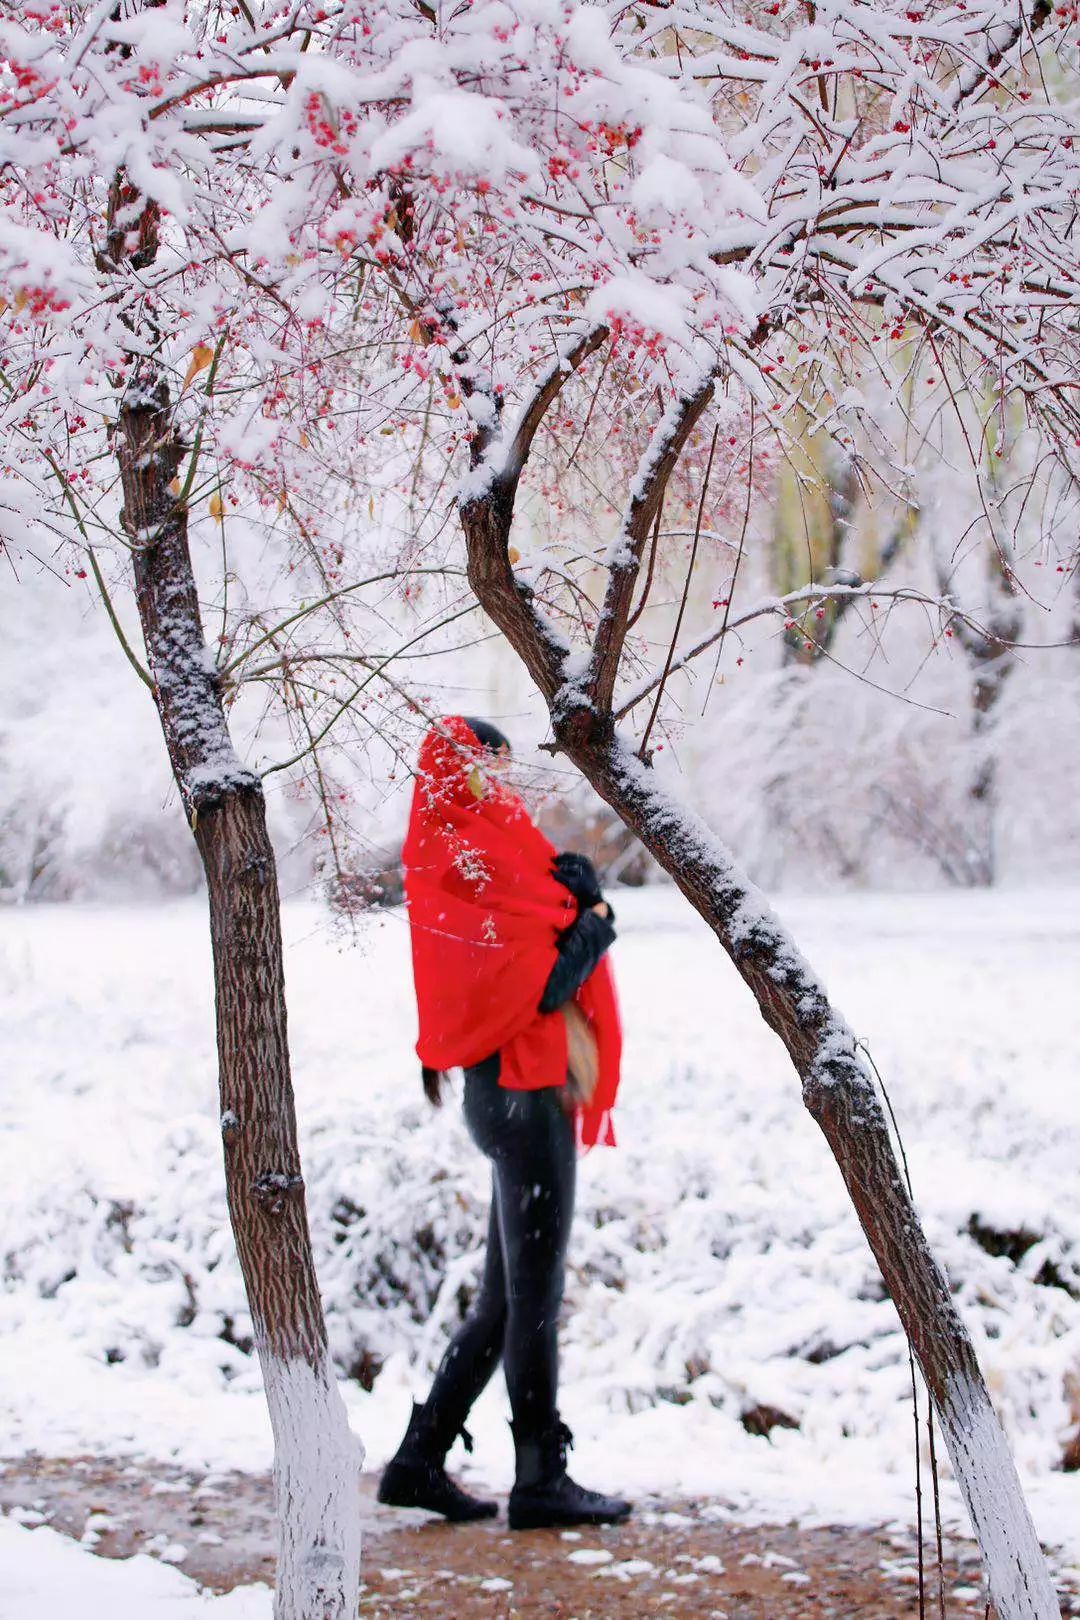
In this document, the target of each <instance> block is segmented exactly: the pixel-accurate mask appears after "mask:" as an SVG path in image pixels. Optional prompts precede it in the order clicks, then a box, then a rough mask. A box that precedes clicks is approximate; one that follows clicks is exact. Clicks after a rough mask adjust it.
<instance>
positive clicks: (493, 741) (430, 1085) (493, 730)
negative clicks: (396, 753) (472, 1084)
mask: <svg viewBox="0 0 1080 1620" xmlns="http://www.w3.org/2000/svg"><path fill="white" fill-rule="evenodd" d="M461 718H462V719H463V720H464V722H465V724H466V725H467V726H468V728H469V730H470V731H471V732H472V734H473V736H474V737H475V738H476V740H477V742H478V743H479V744H480V746H481V747H482V748H490V749H491V751H492V753H496V752H497V751H498V750H499V749H500V748H506V749H509V748H510V739H509V737H506V736H504V734H503V733H502V732H501V731H500V730H499V728H498V726H493V725H492V723H491V721H490V720H481V719H479V717H478V716H476V715H471V714H463V715H462V717H461ZM420 1073H421V1075H422V1076H423V1080H424V1096H425V1097H426V1098H427V1100H428V1102H429V1103H430V1104H431V1106H432V1107H433V1108H441V1107H442V1100H443V1099H442V1094H443V1086H444V1085H445V1084H446V1075H445V1074H444V1073H443V1071H442V1070H441V1069H429V1068H428V1066H427V1064H426V1063H425V1064H423V1065H422V1066H421V1069H420Z"/></svg>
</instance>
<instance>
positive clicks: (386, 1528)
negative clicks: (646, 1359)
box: [0, 1459, 1080, 1620]
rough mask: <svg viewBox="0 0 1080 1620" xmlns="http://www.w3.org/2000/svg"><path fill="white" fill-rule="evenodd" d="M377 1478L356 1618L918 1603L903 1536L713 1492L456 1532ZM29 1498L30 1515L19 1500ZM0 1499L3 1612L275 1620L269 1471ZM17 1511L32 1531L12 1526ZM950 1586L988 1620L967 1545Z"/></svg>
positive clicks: (51, 1483) (369, 1496)
mask: <svg viewBox="0 0 1080 1620" xmlns="http://www.w3.org/2000/svg"><path fill="white" fill-rule="evenodd" d="M374 1486H375V1481H374V1479H373V1477H372V1476H370V1475H369V1476H366V1477H365V1480H364V1488H363V1491H362V1495H361V1504H362V1505H361V1512H362V1515H363V1523H364V1591H363V1596H362V1599H361V1613H362V1614H364V1615H370V1616H372V1617H379V1616H387V1617H389V1616H395V1617H398V1620H404V1617H406V1616H407V1617H409V1620H420V1617H425V1620H446V1616H447V1615H453V1616H454V1617H455V1620H526V1617H529V1620H541V1617H543V1620H550V1617H551V1616H552V1615H556V1616H558V1615H562V1616H564V1617H570V1616H579V1617H582V1620H584V1617H586V1616H588V1615H595V1616H602V1617H603V1620H645V1617H646V1616H649V1615H664V1616H666V1617H667V1620H707V1617H709V1616H725V1617H726V1620H826V1617H836V1620H839V1617H843V1620H850V1616H852V1615H856V1614H857V1615H858V1616H859V1620H907V1617H909V1616H910V1617H912V1620H913V1617H914V1616H915V1615H917V1613H918V1599H917V1592H918V1586H917V1581H918V1576H917V1569H916V1564H915V1561H914V1558H913V1556H912V1548H911V1544H910V1538H909V1537H907V1536H905V1535H904V1534H903V1533H897V1532H894V1533H893V1534H891V1535H890V1534H888V1533H886V1532H884V1531H878V1532H873V1531H860V1530H852V1529H847V1528H843V1527H833V1528H831V1529H819V1530H802V1529H799V1528H798V1527H796V1526H794V1525H762V1526H756V1527H754V1528H752V1529H750V1528H746V1527H741V1526H739V1525H737V1524H733V1523H731V1522H730V1521H729V1519H728V1518H727V1516H726V1515H725V1514H724V1513H722V1512H721V1511H720V1510H718V1509H717V1507H716V1505H715V1504H714V1503H709V1502H701V1501H684V1500H681V1499H677V1500H675V1501H664V1502H661V1503H649V1502H644V1503H641V1504H639V1508H638V1512H637V1515H636V1517H635V1519H634V1521H633V1522H631V1523H630V1524H628V1525H624V1526H619V1527H618V1528H617V1529H611V1528H607V1529H601V1530H591V1531H581V1532H563V1533H562V1534H557V1533H555V1532H541V1533H539V1534H536V1533H533V1534H529V1535H516V1536H515V1535H510V1534H509V1533H508V1531H507V1529H506V1525H505V1523H504V1522H501V1521H495V1522H491V1521H489V1522H487V1523H484V1524H479V1525H470V1526H448V1525H445V1524H443V1523H441V1522H440V1521H437V1520H433V1519H430V1518H429V1517H428V1516H427V1515H425V1514H422V1513H406V1514H403V1513H396V1512H393V1511H391V1510H388V1509H385V1508H380V1507H379V1506H378V1505H377V1503H376V1502H375V1500H374ZM31 1500H32V1501H35V1502H37V1503H38V1504H39V1506H38V1508H37V1509H36V1510H35V1509H32V1508H31V1509H28V1508H27V1507H26V1505H25V1504H26V1503H27V1502H28V1501H31ZM0 1509H4V1510H7V1511H8V1512H9V1513H11V1515H12V1517H11V1519H9V1520H8V1521H7V1522H6V1523H5V1522H3V1521H0V1561H4V1560H5V1559H6V1560H7V1562H4V1568H5V1570H7V1569H8V1568H9V1567H11V1568H13V1569H14V1571H15V1574H16V1587H15V1591H14V1592H12V1591H9V1592H8V1594H7V1596H6V1597H5V1596H4V1595H3V1594H0V1620H38V1617H39V1615H40V1614H42V1613H43V1612H45V1610H46V1607H48V1610H49V1612H51V1613H58V1614H61V1613H66V1612H67V1607H66V1604H65V1602H64V1601H63V1600H64V1598H65V1597H66V1596H67V1595H68V1593H70V1592H72V1590H73V1589H74V1588H76V1587H77V1588H78V1591H79V1594H80V1596H79V1600H78V1601H79V1613H80V1616H81V1620H99V1615H100V1620H146V1617H147V1616H148V1615H149V1616H151V1617H154V1620H156V1617H157V1616H158V1615H159V1614H160V1615H162V1616H163V1617H164V1616H169V1617H172V1616H176V1620H195V1617H197V1616H203V1615H205V1616H206V1620H268V1617H269V1613H270V1600H269V1595H268V1593H267V1590H266V1587H265V1586H263V1585H262V1584H260V1583H261V1582H265V1581H269V1580H270V1579H272V1575H273V1536H272V1525H271V1507H270V1484H269V1480H268V1478H266V1477H265V1476H252V1475H235V1474H234V1475H225V1474H217V1475H214V1476H205V1477H203V1478H199V1477H198V1476H192V1475H186V1474H184V1473H183V1472H182V1471H180V1470H176V1469H168V1468H159V1469H156V1470H155V1471H154V1472H152V1473H148V1472H146V1471H145V1470H143V1469H141V1468H140V1467H139V1466H138V1465H134V1464H126V1465H125V1464H121V1465H118V1466H111V1465H110V1464H109V1463H108V1461H107V1460H106V1459H101V1460H96V1461H91V1460H89V1459H76V1460H75V1461H74V1462H71V1463H68V1462H64V1463H45V1462H39V1463H37V1464H32V1463H28V1464H24V1465H22V1466H21V1467H14V1468H9V1469H0ZM91 1509H92V1511H91ZM46 1517H47V1521H48V1522H47V1525H46V1526H44V1527H42V1526H41V1524H40V1521H41V1520H42V1519H43V1518H46ZM20 1519H21V1520H22V1521H24V1522H25V1528H18V1525H19V1521H20ZM30 1526H36V1527H37V1528H35V1529H34V1530H33V1532H31V1529H30ZM57 1530H59V1531H60V1532H62V1534H63V1535H64V1536H66V1537H72V1538H75V1540H76V1541H78V1540H81V1541H82V1542H83V1545H84V1546H86V1547H92V1548H93V1549H94V1551H95V1552H96V1553H98V1554H100V1555H104V1556H103V1557H98V1558H96V1559H94V1560H93V1561H91V1560H90V1559H88V1557H87V1555H86V1553H85V1552H82V1551H81V1550H80V1549H79V1548H78V1546H76V1545H74V1544H73V1543H72V1542H71V1541H66V1542H65V1541H61V1540H59V1538H58V1537H57V1535H56V1534H55V1532H56V1531H57ZM147 1550H149V1551H151V1552H152V1553H153V1554H154V1556H156V1558H158V1559H159V1560H163V1561H164V1562H165V1563H166V1564H168V1563H169V1562H176V1561H180V1562H182V1566H183V1568H184V1570H185V1572H186V1573H187V1574H188V1575H189V1576H190V1577H192V1578H193V1579H194V1580H195V1581H197V1582H198V1583H199V1584H200V1585H201V1586H202V1587H203V1588H204V1592H205V1594H206V1595H205V1596H204V1597H202V1598H200V1597H199V1596H198V1595H197V1592H196V1588H195V1587H194V1586H193V1585H191V1584H190V1582H186V1581H185V1580H184V1577H182V1576H181V1575H179V1573H178V1571H177V1570H176V1569H175V1568H162V1567H161V1565H160V1564H158V1565H157V1567H155V1564H154V1562H153V1561H152V1559H151V1558H147V1557H146V1556H145V1555H144V1554H145V1552H146V1551H147ZM182 1554H183V1555H184V1556H183V1557H182V1558H181V1555H182ZM105 1559H109V1560H112V1559H123V1560H127V1562H125V1563H124V1564H123V1565H120V1566H117V1565H116V1564H112V1565H109V1564H106V1563H105V1562H104V1560H105ZM936 1576H937V1572H936V1568H934V1567H933V1565H931V1567H930V1568H929V1569H928V1580H930V1581H931V1585H930V1586H929V1587H928V1589H927V1591H928V1597H927V1601H928V1605H929V1608H930V1610H931V1612H935V1613H936V1611H937V1580H936ZM124 1577H126V1579H125V1578H124ZM20 1579H21V1580H23V1581H25V1582H26V1586H27V1593H28V1601H27V1602H26V1603H25V1604H24V1602H23V1600H22V1596H21V1593H20V1587H19V1584H18V1583H19V1581H20ZM88 1587H89V1590H90V1594H91V1603H90V1606H89V1610H87V1608H86V1607H85V1597H86V1591H87V1588H88ZM944 1590H945V1594H946V1599H947V1605H948V1612H949V1613H950V1614H951V1615H952V1616H953V1617H954V1620H963V1617H965V1616H970V1617H971V1620H982V1616H983V1605H982V1603H981V1601H980V1596H979V1573H978V1560H977V1557H976V1555H975V1552H974V1550H973V1549H972V1548H971V1546H970V1545H962V1546H952V1547H949V1548H948V1549H947V1552H946V1568H945V1581H944ZM212 1593H228V1594H229V1595H228V1596H226V1597H214V1596H212V1595H211V1594H212ZM17 1594H18V1595H17ZM98 1595H100V1600H101V1603H102V1608H101V1609H100V1610H99V1609H98V1608H96V1607H95V1606H94V1603H95V1601H96V1599H97V1597H98ZM46 1597H49V1598H51V1599H52V1602H51V1604H50V1605H48V1606H47V1605H45V1604H44V1603H43V1602H42V1600H43V1599H45V1598H46ZM29 1598H33V1599H35V1600H36V1601H35V1602H33V1603H31V1602H30V1601H29ZM110 1604H111V1605H113V1607H109V1606H108V1605H110ZM138 1604H142V1605H143V1607H138V1606H137V1605H138ZM155 1605H157V1606H156V1607H155ZM1065 1613H1066V1614H1069V1613H1080V1607H1075V1606H1071V1603H1070V1600H1069V1599H1068V1598H1066V1603H1065Z"/></svg>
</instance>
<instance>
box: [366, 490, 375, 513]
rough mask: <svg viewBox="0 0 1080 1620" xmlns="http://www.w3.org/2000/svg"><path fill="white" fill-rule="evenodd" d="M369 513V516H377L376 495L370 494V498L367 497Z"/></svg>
mask: <svg viewBox="0 0 1080 1620" xmlns="http://www.w3.org/2000/svg"><path fill="white" fill-rule="evenodd" d="M367 515H368V517H369V518H373V517H374V516H375V497H374V495H369V496H368V498H367Z"/></svg>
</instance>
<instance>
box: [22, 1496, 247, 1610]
mask: <svg viewBox="0 0 1080 1620" xmlns="http://www.w3.org/2000/svg"><path fill="white" fill-rule="evenodd" d="M0 1569H2V1570H3V1572H4V1576H3V1589H2V1590H0V1620H41V1617H42V1616H45V1615H49V1616H56V1620H67V1617H68V1616H74V1615H78V1617H79V1620H158V1617H159V1616H161V1617H167V1620H270V1603H271V1598H270V1589H269V1587H266V1586H241V1587H237V1588H236V1590H235V1591H232V1592H229V1593H228V1594H227V1595H225V1596H224V1597H213V1596H211V1595H209V1594H208V1593H205V1592H201V1591H200V1590H199V1588H198V1587H197V1586H196V1584H195V1582H194V1581H192V1580H189V1579H188V1577H187V1576H186V1575H181V1574H180V1572H179V1570H176V1569H172V1568H171V1567H170V1566H169V1565H168V1564H165V1563H161V1562H159V1561H158V1560H157V1559H155V1558H148V1557H147V1556H146V1554H145V1553H139V1554H137V1555H136V1557H134V1558H119V1559H118V1558H94V1557H92V1556H90V1554H88V1553H87V1552H84V1551H83V1549H82V1548H81V1547H80V1546H79V1545H78V1543H77V1542H74V1541H70V1540H68V1538H67V1537H66V1536H61V1535H58V1534H57V1532H56V1531H55V1530H50V1529H49V1528H48V1527H45V1528H43V1529H37V1530H28V1529H26V1528H24V1527H23V1526H22V1525H20V1524H16V1523H14V1522H13V1520H12V1519H0Z"/></svg>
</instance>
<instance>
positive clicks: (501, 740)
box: [461, 714, 513, 753]
mask: <svg viewBox="0 0 1080 1620" xmlns="http://www.w3.org/2000/svg"><path fill="white" fill-rule="evenodd" d="M461 718H462V719H463V720H464V722H465V724H466V725H467V726H468V727H469V729H470V731H471V732H472V734H473V736H474V737H475V738H476V740H477V742H478V743H482V744H483V746H484V747H485V748H490V749H491V750H492V752H494V751H495V750H496V749H499V748H510V739H509V737H504V736H503V734H502V732H501V731H500V730H499V728H498V726H493V725H492V723H491V721H490V720H477V719H474V717H473V716H472V715H471V714H463V715H462V717H461ZM510 751H511V753H512V752H513V750H512V749H511V750H510Z"/></svg>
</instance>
